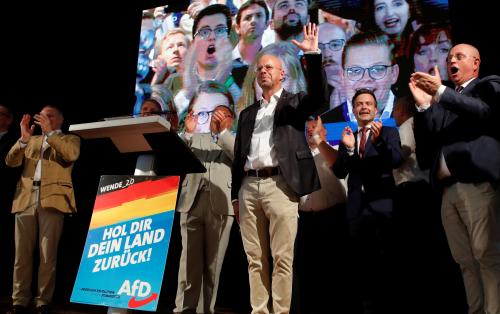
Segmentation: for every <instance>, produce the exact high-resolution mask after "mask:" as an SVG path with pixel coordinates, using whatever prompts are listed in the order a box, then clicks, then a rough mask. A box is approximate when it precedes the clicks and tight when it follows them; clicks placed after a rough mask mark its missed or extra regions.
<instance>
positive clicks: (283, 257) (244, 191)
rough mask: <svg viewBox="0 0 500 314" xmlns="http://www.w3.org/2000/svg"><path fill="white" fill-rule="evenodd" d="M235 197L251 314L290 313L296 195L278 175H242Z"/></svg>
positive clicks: (296, 211)
mask: <svg viewBox="0 0 500 314" xmlns="http://www.w3.org/2000/svg"><path fill="white" fill-rule="evenodd" d="M238 198H239V203H240V228H241V237H242V240H243V247H244V248H245V252H246V255H247V260H248V273H249V279H250V303H251V305H252V314H257V313H259V314H261V313H264V314H267V313H270V312H272V313H274V314H285V313H289V312H290V302H291V296H292V267H293V246H294V242H295V236H296V235H297V215H298V202H299V198H298V197H297V196H296V195H295V193H294V192H293V191H292V190H291V189H290V187H289V186H288V185H287V184H286V182H285V180H284V179H283V177H282V176H281V175H277V176H273V177H269V178H264V179H261V178H255V177H245V178H244V180H243V182H242V185H241V188H240V191H239V195H238ZM269 253H271V256H272V260H273V265H272V275H271V278H270V274H271V269H270V257H269ZM270 297H272V309H271V306H270V304H269V303H270V302H269V301H270Z"/></svg>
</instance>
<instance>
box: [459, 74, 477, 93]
mask: <svg viewBox="0 0 500 314" xmlns="http://www.w3.org/2000/svg"><path fill="white" fill-rule="evenodd" d="M478 82H479V79H478V78H475V79H473V80H472V81H471V82H470V83H469V84H467V86H466V87H465V88H464V89H463V91H462V94H464V95H469V94H470V92H471V91H472V90H473V89H474V87H475V86H476V84H477V83H478Z"/></svg>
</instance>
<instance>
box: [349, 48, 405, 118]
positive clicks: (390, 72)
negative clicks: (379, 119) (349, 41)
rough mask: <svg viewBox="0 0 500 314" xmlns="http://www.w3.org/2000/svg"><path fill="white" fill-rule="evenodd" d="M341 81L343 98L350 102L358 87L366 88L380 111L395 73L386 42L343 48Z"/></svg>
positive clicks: (395, 78) (397, 70) (396, 72)
mask: <svg viewBox="0 0 500 314" xmlns="http://www.w3.org/2000/svg"><path fill="white" fill-rule="evenodd" d="M345 49H346V51H345V60H344V71H343V81H344V88H345V93H346V97H347V99H348V100H349V101H351V99H352V97H353V96H354V94H355V93H356V91H357V90H358V89H361V88H367V89H370V90H371V91H372V92H373V93H374V94H375V96H376V97H377V100H378V106H379V111H380V112H382V110H383V108H384V107H385V105H386V102H387V100H388V98H389V95H390V92H391V85H392V84H394V83H396V81H397V79H398V75H399V68H398V65H397V64H394V65H392V62H391V61H392V60H391V51H390V48H389V46H387V45H377V44H366V45H357V46H352V47H349V48H345Z"/></svg>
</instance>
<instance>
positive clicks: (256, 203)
mask: <svg viewBox="0 0 500 314" xmlns="http://www.w3.org/2000/svg"><path fill="white" fill-rule="evenodd" d="M292 43H294V44H295V45H296V46H297V47H299V48H300V49H301V50H302V51H304V53H305V59H304V60H305V68H306V78H307V79H308V93H307V94H306V93H303V92H300V93H297V94H291V93H289V92H287V91H285V90H283V88H282V85H281V83H282V81H283V79H284V72H285V71H284V69H283V62H282V60H280V59H279V58H278V57H276V56H274V55H268V54H264V55H262V56H261V57H260V58H259V59H258V60H257V62H256V68H255V70H256V71H257V82H258V84H259V86H260V87H261V88H262V90H263V98H262V99H261V100H260V101H257V102H255V103H254V104H253V105H251V106H248V107H247V108H246V109H245V110H243V111H242V112H241V113H240V117H239V122H238V131H237V135H236V141H235V156H234V162H233V167H232V177H233V180H232V189H231V198H232V200H233V207H234V211H235V215H236V217H237V219H238V218H239V221H240V228H241V236H242V239H243V246H244V248H245V252H246V254H247V259H248V271H249V278H250V303H251V306H252V313H269V312H270V311H271V312H273V313H275V314H278V313H280V314H283V313H289V311H290V300H291V290H292V265H293V246H294V240H295V235H296V233H297V214H298V202H299V197H300V196H302V195H305V194H309V193H311V192H313V191H315V190H318V189H319V188H320V183H319V179H318V174H317V172H316V168H315V165H314V159H313V157H312V154H311V150H310V149H309V146H308V144H307V141H306V138H305V122H306V120H307V118H308V116H310V115H311V114H313V113H314V112H315V111H316V110H317V109H318V108H319V107H320V106H322V105H323V104H326V103H327V99H328V98H327V93H326V85H325V80H324V77H323V75H324V74H323V71H322V69H321V54H319V53H318V30H317V27H316V25H314V24H309V25H308V26H307V27H304V41H302V42H297V41H295V40H293V41H292ZM238 213H239V215H238ZM269 251H270V252H271V255H272V260H273V265H272V269H273V270H272V278H270V276H269V274H270V273H271V271H270V269H271V266H270V258H269V256H268V252H269ZM271 283H272V284H271ZM271 295H272V306H270V304H269V300H270V296H271Z"/></svg>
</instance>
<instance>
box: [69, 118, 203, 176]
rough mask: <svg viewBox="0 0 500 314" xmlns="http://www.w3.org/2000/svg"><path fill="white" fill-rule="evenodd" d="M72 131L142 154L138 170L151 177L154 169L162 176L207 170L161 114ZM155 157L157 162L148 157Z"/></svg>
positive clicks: (87, 125) (75, 127) (72, 128)
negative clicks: (108, 140) (105, 140)
mask: <svg viewBox="0 0 500 314" xmlns="http://www.w3.org/2000/svg"><path fill="white" fill-rule="evenodd" d="M69 131H70V132H73V133H75V134H77V135H79V136H81V137H82V138H84V139H98V138H110V139H111V141H112V142H113V143H114V145H115V146H116V148H117V149H118V150H119V151H120V152H121V153H139V154H141V155H139V154H138V155H139V157H138V161H137V166H136V168H137V169H140V170H142V171H143V172H144V174H150V173H147V172H148V170H153V168H152V167H154V166H155V168H156V171H155V172H156V174H158V175H180V176H182V175H185V174H186V173H199V172H205V171H206V169H205V167H204V166H203V165H202V164H201V162H200V161H199V160H198V159H197V158H196V157H195V156H194V154H193V153H192V152H191V150H190V149H189V147H188V146H187V145H186V143H184V141H183V140H182V139H181V138H180V137H179V136H178V135H177V134H176V133H175V132H172V131H170V123H169V122H168V121H167V120H166V119H165V118H163V117H161V116H158V115H155V116H148V117H139V118H129V117H127V118H116V119H111V120H107V121H99V122H91V123H82V124H73V125H71V126H70V127H69ZM153 154H154V156H155V158H154V160H155V161H154V162H153V161H152V160H151V158H148V157H145V156H153ZM148 168H149V169H148ZM136 174H138V173H137V171H136ZM139 174H143V173H139Z"/></svg>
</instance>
